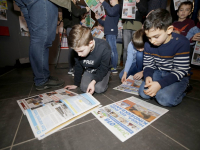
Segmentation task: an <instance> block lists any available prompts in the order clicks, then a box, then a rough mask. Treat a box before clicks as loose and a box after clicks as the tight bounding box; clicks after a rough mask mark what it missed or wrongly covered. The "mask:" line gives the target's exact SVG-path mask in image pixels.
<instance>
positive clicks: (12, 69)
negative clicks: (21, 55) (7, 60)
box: [0, 68, 16, 77]
mask: <svg viewBox="0 0 200 150" xmlns="http://www.w3.org/2000/svg"><path fill="white" fill-rule="evenodd" d="M15 69H16V68H14V69H12V70H10V71H8V72H6V73H4V74H2V75H0V77H2V76H4V75H6V74H8V73H10V72H12V71H14V70H15Z"/></svg>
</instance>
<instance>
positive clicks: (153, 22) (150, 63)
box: [139, 9, 190, 106]
mask: <svg viewBox="0 0 200 150" xmlns="http://www.w3.org/2000/svg"><path fill="white" fill-rule="evenodd" d="M144 30H145V33H146V36H147V37H148V39H149V42H146V43H145V47H144V60H143V65H144V68H143V69H144V79H145V82H143V83H142V85H141V86H140V89H139V95H140V96H141V97H142V98H145V99H150V98H151V97H155V98H156V100H157V101H158V103H159V104H161V105H163V106H176V105H178V104H179V103H180V102H181V101H182V99H183V97H184V96H185V95H186V93H185V90H186V88H187V85H188V83H189V78H188V71H189V69H190V43H189V40H188V39H186V38H185V37H184V36H183V35H180V34H176V33H173V26H172V17H171V16H170V13H169V12H168V11H167V10H165V9H156V10H155V11H153V12H152V13H151V14H149V16H148V17H147V19H146V20H145V22H144Z"/></svg>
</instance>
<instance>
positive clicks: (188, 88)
mask: <svg viewBox="0 0 200 150" xmlns="http://www.w3.org/2000/svg"><path fill="white" fill-rule="evenodd" d="M192 89H193V87H192V85H190V84H189V83H188V85H187V88H186V89H185V92H184V93H186V94H187V93H189V92H190V91H191V90H192Z"/></svg>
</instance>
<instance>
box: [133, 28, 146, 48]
mask: <svg viewBox="0 0 200 150" xmlns="http://www.w3.org/2000/svg"><path fill="white" fill-rule="evenodd" d="M144 40H145V39H144V30H143V29H139V30H137V31H136V32H135V33H134V34H133V38H132V42H133V45H134V47H135V48H136V49H141V48H144V43H145V41H144Z"/></svg>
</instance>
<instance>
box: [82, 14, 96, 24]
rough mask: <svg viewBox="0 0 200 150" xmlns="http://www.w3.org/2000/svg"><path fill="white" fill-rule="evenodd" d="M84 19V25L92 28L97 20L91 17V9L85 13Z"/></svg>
mask: <svg viewBox="0 0 200 150" xmlns="http://www.w3.org/2000/svg"><path fill="white" fill-rule="evenodd" d="M84 20H85V22H84V23H83V24H82V26H85V27H90V28H92V27H93V25H94V24H95V20H93V19H92V18H91V11H89V12H88V13H86V14H85V19H84Z"/></svg>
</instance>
